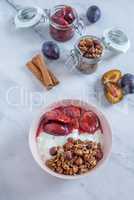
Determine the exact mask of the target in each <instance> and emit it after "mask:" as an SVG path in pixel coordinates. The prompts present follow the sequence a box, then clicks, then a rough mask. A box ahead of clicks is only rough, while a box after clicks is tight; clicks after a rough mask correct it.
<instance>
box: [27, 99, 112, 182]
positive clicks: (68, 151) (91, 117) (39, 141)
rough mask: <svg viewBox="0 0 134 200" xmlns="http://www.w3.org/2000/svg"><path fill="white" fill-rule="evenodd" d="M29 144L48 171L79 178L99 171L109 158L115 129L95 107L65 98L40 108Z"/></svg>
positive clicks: (30, 133) (62, 176) (31, 130)
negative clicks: (112, 129) (112, 130)
mask: <svg viewBox="0 0 134 200" xmlns="http://www.w3.org/2000/svg"><path fill="white" fill-rule="evenodd" d="M73 111H75V112H73ZM76 122H78V123H76ZM29 146H30V150H31V153H32V155H33V158H34V159H35V161H36V162H37V164H38V165H39V166H40V167H41V168H42V169H43V170H44V171H45V172H46V173H48V174H51V175H52V176H55V177H57V178H61V179H78V178H82V177H85V176H88V175H90V174H92V173H93V172H95V171H97V170H98V169H99V168H100V167H101V166H103V164H104V163H105V162H106V160H107V159H108V157H109V155H110V152H111V147H112V133H111V129H110V126H109V123H108V121H107V120H106V118H105V117H104V115H103V114H102V113H101V112H100V111H99V110H98V109H97V108H96V107H94V106H92V105H90V104H88V103H86V102H83V101H81V100H71V99H66V100H62V101H58V102H56V103H53V104H51V105H49V106H47V107H45V108H43V109H42V110H41V112H40V113H39V115H38V116H37V117H36V119H35V120H34V121H33V123H32V125H31V128H30V132H29Z"/></svg>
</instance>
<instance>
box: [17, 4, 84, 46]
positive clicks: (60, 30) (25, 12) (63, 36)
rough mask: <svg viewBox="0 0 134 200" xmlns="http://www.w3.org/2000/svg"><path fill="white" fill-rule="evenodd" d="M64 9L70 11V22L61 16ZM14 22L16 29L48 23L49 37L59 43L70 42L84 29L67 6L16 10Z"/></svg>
mask: <svg viewBox="0 0 134 200" xmlns="http://www.w3.org/2000/svg"><path fill="white" fill-rule="evenodd" d="M66 9H70V10H71V14H72V16H73V19H72V21H69V22H67V20H65V19H64V18H63V16H61V12H64V11H65V10H66ZM63 14H64V13H63ZM72 16H71V17H72ZM69 17H70V13H69ZM69 20H70V18H69ZM14 21H15V25H16V27H17V28H28V27H33V26H36V25H38V24H40V23H46V22H47V21H49V32H50V35H51V36H52V37H53V38H54V39H55V40H57V41H61V42H65V41H68V40H70V39H71V38H72V37H73V36H74V34H75V32H77V33H79V34H80V35H81V34H82V32H83V30H84V28H85V27H84V23H83V21H82V20H80V19H79V18H78V14H77V12H76V10H75V9H74V8H72V7H70V6H67V5H57V6H55V7H53V8H52V9H41V8H39V7H26V8H21V9H19V10H18V13H17V15H16V16H15V20H14Z"/></svg>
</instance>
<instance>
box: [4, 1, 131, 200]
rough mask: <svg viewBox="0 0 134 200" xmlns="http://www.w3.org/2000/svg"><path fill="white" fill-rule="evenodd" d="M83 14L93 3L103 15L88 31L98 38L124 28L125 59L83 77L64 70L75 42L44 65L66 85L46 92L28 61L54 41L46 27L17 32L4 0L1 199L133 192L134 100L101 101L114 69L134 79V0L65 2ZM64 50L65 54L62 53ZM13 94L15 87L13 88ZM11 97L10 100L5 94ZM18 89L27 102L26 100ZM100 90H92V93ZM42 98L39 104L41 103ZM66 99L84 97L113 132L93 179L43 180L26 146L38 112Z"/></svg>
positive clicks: (110, 199)
mask: <svg viewBox="0 0 134 200" xmlns="http://www.w3.org/2000/svg"><path fill="white" fill-rule="evenodd" d="M14 2H17V3H19V4H22V5H23V6H25V5H38V6H42V7H44V8H50V7H52V6H53V5H55V4H59V3H65V1H63V0H55V1H54V0H49V1H44V0H29V1H26V0H23V1H19V0H18V1H17V0H14ZM66 4H70V5H73V6H75V7H76V8H77V10H79V12H80V13H84V12H85V11H86V9H87V7H88V6H89V5H91V4H97V5H99V6H100V7H101V9H102V18H101V20H100V21H99V22H98V23H96V24H94V25H91V26H90V25H89V26H87V28H86V33H90V34H95V35H98V36H101V34H102V32H103V30H104V29H105V28H108V27H111V26H120V27H122V28H123V29H124V30H125V31H126V32H127V33H128V36H129V38H130V40H131V49H130V50H129V51H128V52H127V54H125V55H120V56H117V57H114V58H113V59H109V60H105V61H104V62H103V63H101V64H100V66H99V69H98V70H97V72H96V73H95V74H93V75H88V76H86V75H82V74H80V73H77V72H75V71H70V69H67V68H65V67H64V63H65V59H66V57H67V55H68V51H69V49H71V48H72V47H73V44H74V42H75V39H76V38H74V39H73V40H72V41H70V42H67V43H64V44H60V47H61V49H62V50H63V49H64V51H62V53H61V59H60V60H59V61H53V62H52V61H47V62H48V63H49V65H50V67H51V69H52V70H53V71H54V72H55V74H56V75H57V76H58V77H59V79H60V81H61V83H60V85H59V86H57V87H56V88H55V89H53V90H51V91H46V90H44V88H43V87H42V86H41V85H40V83H39V82H38V81H37V80H36V79H35V78H34V77H33V76H32V74H31V73H30V72H28V70H27V69H26V67H25V63H26V61H27V60H28V59H29V58H30V57H31V56H32V55H33V54H34V53H35V52H38V51H40V48H41V44H42V43H43V41H44V40H48V39H50V36H49V35H48V32H47V27H45V28H44V27H40V28H38V29H36V30H25V31H24V30H23V31H20V30H15V28H14V26H12V21H11V19H12V17H13V16H14V14H15V10H14V9H13V8H12V7H11V6H10V5H9V4H8V3H7V1H6V0H1V1H0V135H1V139H0V200H43V199H46V200H48V199H49V200H54V199H55V200H59V199H64V200H68V199H70V200H75V199H76V200H81V199H84V200H85V199H90V200H115V199H118V200H128V199H132V198H133V192H134V191H133V188H134V127H133V122H134V96H128V97H126V99H125V100H124V101H123V102H121V103H120V104H118V105H115V106H108V105H107V104H106V102H104V101H101V103H100V101H98V96H99V94H100V93H99V92H100V90H98V84H96V82H97V79H98V78H99V77H100V76H101V74H102V73H103V72H105V71H106V70H108V69H110V68H111V69H112V67H114V68H115V67H116V68H119V69H121V70H122V71H123V73H125V72H131V73H134V66H133V55H134V36H133V33H134V26H133V24H132V19H133V18H134V12H133V8H134V2H133V0H124V1H121V0H118V1H116V0H112V1H108V0H101V1H100V0H95V1H93V0H92V1H88V0H85V1H81V0H66ZM65 49H66V51H65ZM11 88H14V89H12V90H11ZM8 91H10V98H9V100H10V101H7V98H6V97H7V93H8ZM20 91H21V92H22V93H23V94H24V93H25V95H27V98H28V102H25V103H24V102H21V101H20V100H21V95H20ZM94 91H95V92H94ZM41 97H42V100H43V101H41ZM62 98H79V99H82V100H85V101H88V102H90V103H92V104H94V105H96V106H98V107H99V108H100V110H102V111H103V113H104V114H105V115H106V116H107V118H108V120H109V123H110V124H111V128H112V132H113V148H112V153H111V156H110V159H109V161H108V162H107V163H106V164H105V166H104V167H103V168H102V169H100V170H99V171H98V172H97V173H96V174H94V175H92V176H89V177H87V178H84V179H81V180H77V181H63V180H58V179H56V178H53V177H51V176H49V175H47V174H45V173H44V172H43V171H42V170H41V169H40V168H39V167H38V166H37V164H36V163H35V161H34V160H33V158H32V156H31V153H30V150H29V147H28V132H29V128H30V125H31V122H32V120H33V118H34V117H35V116H36V114H37V112H38V110H39V109H40V108H41V107H42V106H43V105H46V104H49V103H50V102H53V101H56V100H59V99H62Z"/></svg>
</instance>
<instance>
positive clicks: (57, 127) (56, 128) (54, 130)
mask: <svg viewBox="0 0 134 200" xmlns="http://www.w3.org/2000/svg"><path fill="white" fill-rule="evenodd" d="M44 131H45V132H47V133H49V134H52V135H57V136H58V135H67V134H69V130H68V128H67V127H66V126H64V125H61V124H58V123H54V122H52V123H49V124H46V125H45V126H44Z"/></svg>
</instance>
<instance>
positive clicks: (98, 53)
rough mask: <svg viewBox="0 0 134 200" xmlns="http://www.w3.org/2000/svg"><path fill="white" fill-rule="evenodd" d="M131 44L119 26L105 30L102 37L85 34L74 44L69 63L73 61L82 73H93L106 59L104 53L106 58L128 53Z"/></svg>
mask: <svg viewBox="0 0 134 200" xmlns="http://www.w3.org/2000/svg"><path fill="white" fill-rule="evenodd" d="M129 46H130V42H129V39H128V37H127V35H126V34H125V33H124V32H123V31H121V30H120V29H117V28H112V29H107V30H105V31H104V32H103V36H102V37H100V38H99V37H96V36H94V35H85V36H82V37H80V38H79V39H78V41H77V42H76V44H75V45H74V48H73V50H71V55H70V57H69V59H68V61H67V63H68V65H69V63H71V65H72V66H73V67H75V68H77V69H78V70H79V71H81V72H82V73H85V74H91V73H93V72H95V71H96V69H97V67H98V63H99V62H100V61H102V60H103V59H104V54H105V58H108V57H111V58H112V57H113V56H117V55H118V54H120V53H126V52H127V50H128V49H129ZM106 50H107V51H106ZM109 55H110V56H109Z"/></svg>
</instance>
